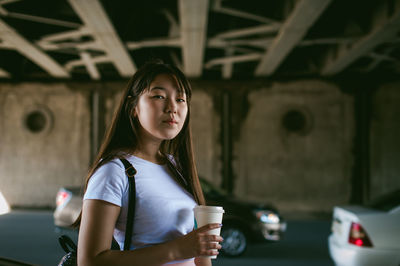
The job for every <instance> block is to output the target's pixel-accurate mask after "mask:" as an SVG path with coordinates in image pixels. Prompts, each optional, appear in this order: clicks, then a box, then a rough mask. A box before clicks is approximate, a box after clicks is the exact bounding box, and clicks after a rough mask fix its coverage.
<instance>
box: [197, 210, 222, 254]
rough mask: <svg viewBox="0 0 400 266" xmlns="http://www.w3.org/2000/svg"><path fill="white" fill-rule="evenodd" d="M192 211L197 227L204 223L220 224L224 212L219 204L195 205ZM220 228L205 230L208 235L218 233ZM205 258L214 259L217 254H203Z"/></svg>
mask: <svg viewBox="0 0 400 266" xmlns="http://www.w3.org/2000/svg"><path fill="white" fill-rule="evenodd" d="M193 211H194V219H195V222H196V225H197V228H199V227H202V226H203V225H206V224H213V223H217V224H221V223H222V216H223V214H224V212H225V211H224V208H222V207H219V206H204V205H200V206H196V207H194V209H193ZM220 233H221V228H216V229H212V230H209V231H207V234H209V235H220ZM205 257H207V258H211V259H216V258H217V256H216V255H215V256H205Z"/></svg>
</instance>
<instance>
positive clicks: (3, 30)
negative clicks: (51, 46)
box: [0, 19, 70, 78]
mask: <svg viewBox="0 0 400 266" xmlns="http://www.w3.org/2000/svg"><path fill="white" fill-rule="evenodd" d="M0 39H1V40H2V41H3V42H4V43H5V46H7V47H8V49H11V48H13V50H16V51H18V52H19V53H21V54H22V55H23V56H25V57H27V58H29V59H30V60H31V61H32V62H33V63H35V64H37V65H38V66H40V67H41V68H43V69H44V70H45V71H46V72H47V73H49V74H50V75H51V76H53V77H57V78H69V77H70V76H69V74H68V72H67V71H66V70H65V69H64V68H63V67H62V66H61V65H59V64H58V63H57V62H56V61H55V60H54V59H53V58H51V57H50V56H48V55H47V54H46V53H44V52H42V51H41V50H40V49H38V48H37V47H36V46H34V45H32V44H31V43H30V42H29V41H27V40H26V39H25V38H24V37H22V36H21V35H20V34H19V33H17V32H16V31H15V30H14V29H13V28H11V27H9V26H8V25H7V24H6V23H5V22H3V21H2V20H1V19H0Z"/></svg>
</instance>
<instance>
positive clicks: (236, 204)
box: [54, 178, 286, 256]
mask: <svg viewBox="0 0 400 266" xmlns="http://www.w3.org/2000/svg"><path fill="white" fill-rule="evenodd" d="M200 182H201V186H202V188H203V191H204V196H205V198H206V202H207V205H210V206H222V207H223V208H224V210H225V213H224V216H223V221H222V223H223V227H222V230H221V236H222V237H223V238H224V241H223V242H222V253H223V254H225V255H227V256H240V255H242V254H243V253H244V252H245V251H246V248H247V245H248V243H249V242H257V241H278V240H280V239H282V237H283V233H284V232H285V231H286V222H285V221H284V220H283V218H282V217H281V216H280V214H279V212H278V211H277V209H276V208H274V207H273V206H270V205H265V204H256V203H249V202H245V201H242V200H238V199H236V198H235V197H232V196H229V195H227V194H226V193H224V192H223V191H221V190H219V189H217V188H215V187H214V186H213V185H211V184H210V183H209V182H207V181H206V180H204V179H202V178H201V179H200ZM56 204H57V208H56V210H55V212H54V223H55V225H56V226H57V227H63V228H69V227H70V225H71V224H72V223H73V222H74V221H75V220H76V218H77V217H78V216H79V213H80V211H81V207H82V193H81V188H77V187H69V188H68V187H64V188H61V189H60V190H59V191H58V193H57V198H56Z"/></svg>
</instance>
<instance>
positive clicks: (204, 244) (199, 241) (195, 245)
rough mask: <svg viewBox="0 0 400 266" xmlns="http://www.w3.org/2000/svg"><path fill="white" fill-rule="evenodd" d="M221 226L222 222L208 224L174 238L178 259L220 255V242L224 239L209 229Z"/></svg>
mask: <svg viewBox="0 0 400 266" xmlns="http://www.w3.org/2000/svg"><path fill="white" fill-rule="evenodd" d="M220 227H221V225H220V224H207V225H205V226H202V227H200V228H198V229H196V230H193V231H192V232H190V233H189V234H187V235H185V236H182V237H180V238H178V239H176V240H173V241H172V242H173V244H175V245H176V249H175V250H176V252H177V253H176V260H180V259H188V258H193V257H199V256H214V255H218V254H219V252H218V250H219V249H221V245H220V244H219V242H222V240H223V239H222V237H220V236H218V235H210V234H209V232H208V231H210V230H212V229H216V228H220ZM171 244H172V243H171Z"/></svg>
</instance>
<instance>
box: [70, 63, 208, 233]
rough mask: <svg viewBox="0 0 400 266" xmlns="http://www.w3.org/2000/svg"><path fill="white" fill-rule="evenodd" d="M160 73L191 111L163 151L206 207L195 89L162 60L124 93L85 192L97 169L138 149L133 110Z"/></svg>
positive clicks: (144, 68)
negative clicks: (197, 151)
mask: <svg viewBox="0 0 400 266" xmlns="http://www.w3.org/2000/svg"><path fill="white" fill-rule="evenodd" d="M160 74H168V75H170V76H172V77H174V78H175V79H176V81H177V83H178V89H179V90H180V92H184V93H185V94H186V102H187V105H188V112H187V115H186V120H185V123H184V125H183V127H182V129H181V131H180V132H179V134H178V135H177V136H176V137H175V138H173V139H171V140H164V141H163V142H162V143H161V147H160V152H161V153H162V154H163V155H165V156H167V155H172V156H173V157H174V161H175V163H174V167H176V168H177V170H178V171H179V172H180V173H181V175H182V177H183V178H184V179H185V182H186V183H187V184H188V186H187V187H186V189H188V190H189V192H190V193H192V195H193V197H194V199H195V201H196V202H197V203H198V204H205V200H204V196H203V192H202V190H201V186H200V182H199V178H198V175H197V169H196V165H195V161H194V153H193V145H192V133H191V128H190V101H191V96H192V89H191V86H190V84H189V81H188V80H187V79H186V77H185V75H184V74H183V73H182V72H181V71H180V70H179V69H178V68H177V67H175V66H173V65H169V64H165V63H163V62H161V61H153V62H149V63H146V64H145V65H143V66H142V67H141V68H140V69H138V70H137V71H136V73H135V74H134V75H133V77H132V78H131V79H130V81H129V83H128V85H127V87H126V89H125V91H124V92H123V95H122V99H121V102H120V105H119V107H118V109H117V111H116V113H115V114H114V117H113V119H112V121H111V125H110V126H109V128H108V130H107V132H106V135H105V137H104V140H103V143H102V145H101V146H100V149H99V152H98V154H97V156H96V158H95V160H94V162H93V165H92V166H91V167H90V169H89V173H88V175H87V178H86V183H85V191H86V189H87V185H88V183H89V180H90V178H91V176H92V175H93V174H94V173H95V172H96V170H97V169H98V168H99V167H101V166H102V165H104V164H106V163H107V162H109V161H111V160H113V159H115V158H122V157H124V156H126V155H127V154H131V153H132V152H133V151H135V150H136V149H137V147H138V139H139V136H138V128H139V122H138V120H137V119H136V118H135V117H134V116H133V111H134V109H135V107H136V105H137V103H138V99H139V97H140V95H141V94H142V93H143V92H145V91H146V90H148V89H150V84H151V82H152V81H153V80H154V79H155V78H156V77H157V76H158V75H160ZM80 219H81V215H80V216H79V218H78V219H77V220H76V221H75V223H74V226H79V223H80Z"/></svg>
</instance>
